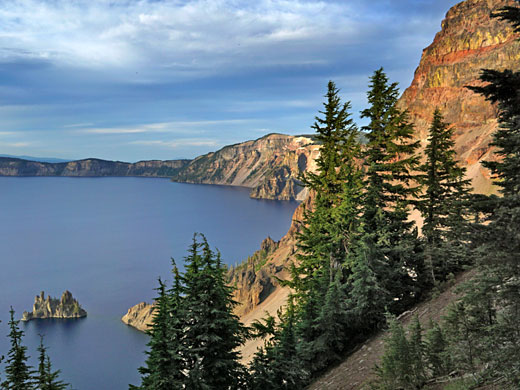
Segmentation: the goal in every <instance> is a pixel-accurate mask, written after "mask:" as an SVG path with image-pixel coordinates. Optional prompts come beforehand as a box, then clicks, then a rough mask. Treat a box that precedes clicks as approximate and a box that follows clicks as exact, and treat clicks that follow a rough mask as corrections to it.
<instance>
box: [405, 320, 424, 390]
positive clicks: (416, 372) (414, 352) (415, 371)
mask: <svg viewBox="0 0 520 390" xmlns="http://www.w3.org/2000/svg"><path fill="white" fill-rule="evenodd" d="M409 330H410V338H409V342H408V344H409V345H410V357H411V363H412V364H411V368H412V370H411V372H410V373H409V374H408V375H409V377H410V382H411V384H412V386H413V388H415V389H420V388H422V387H423V386H424V384H425V383H426V370H425V364H424V343H423V336H422V332H423V329H422V326H421V322H420V321H419V317H418V316H414V319H413V321H412V324H411V326H410V329H409Z"/></svg>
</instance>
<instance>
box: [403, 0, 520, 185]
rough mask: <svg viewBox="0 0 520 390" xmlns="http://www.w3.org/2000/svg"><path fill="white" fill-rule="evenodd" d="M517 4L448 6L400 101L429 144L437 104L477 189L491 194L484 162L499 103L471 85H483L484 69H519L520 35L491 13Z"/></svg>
mask: <svg viewBox="0 0 520 390" xmlns="http://www.w3.org/2000/svg"><path fill="white" fill-rule="evenodd" d="M507 5H513V6H514V5H518V3H517V2H516V1H514V0H466V1H463V2H461V3H459V4H457V5H455V6H454V7H453V8H451V9H450V10H449V12H448V13H447V15H446V18H445V20H444V21H443V22H442V30H441V31H440V32H439V33H438V34H437V35H436V36H435V39H434V41H433V43H432V44H431V45H430V46H428V47H427V48H426V49H424V52H423V55H422V59H421V62H420V64H419V67H418V68H417V70H416V72H415V77H414V80H413V82H412V85H411V86H410V87H409V88H408V89H407V90H406V91H405V92H404V94H403V96H402V98H401V100H400V105H401V107H402V108H406V109H408V111H409V113H410V117H411V120H412V122H413V123H414V125H415V128H416V136H417V138H418V139H419V140H421V142H422V145H423V147H424V145H425V144H426V140H427V137H428V129H429V127H430V123H431V120H432V118H433V111H434V110H435V108H436V107H438V108H439V109H440V110H441V111H442V113H443V115H444V117H445V119H446V121H447V122H448V123H451V124H452V125H453V126H454V128H455V150H456V152H457V156H458V158H459V160H460V161H461V163H462V165H464V166H466V167H467V169H468V176H469V177H470V178H471V179H472V180H473V185H474V187H475V190H476V191H477V192H481V193H491V192H493V191H495V189H494V188H493V187H492V184H491V180H490V176H489V172H488V171H487V170H486V169H484V168H482V166H481V164H480V163H481V162H482V161H484V160H490V159H493V158H494V156H493V150H492V148H491V147H490V145H489V144H490V141H491V136H492V134H493V132H494V131H495V130H496V129H497V120H496V117H497V111H496V107H494V106H493V105H491V104H490V103H489V102H487V101H485V100H484V98H483V97H482V96H480V95H478V94H476V93H474V92H472V91H470V90H469V89H467V88H466V86H468V85H480V81H479V75H480V72H481V69H483V68H488V69H498V70H503V69H506V68H507V69H514V70H520V42H518V34H515V33H514V31H513V29H512V28H511V27H510V25H509V24H508V23H507V22H503V21H500V20H498V19H495V18H491V17H490V14H491V12H493V11H495V10H497V9H499V8H501V7H504V6H507Z"/></svg>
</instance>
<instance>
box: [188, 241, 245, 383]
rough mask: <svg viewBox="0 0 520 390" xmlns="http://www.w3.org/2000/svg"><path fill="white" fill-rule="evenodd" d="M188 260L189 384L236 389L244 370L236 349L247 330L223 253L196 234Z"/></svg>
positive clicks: (242, 340)
mask: <svg viewBox="0 0 520 390" xmlns="http://www.w3.org/2000/svg"><path fill="white" fill-rule="evenodd" d="M186 263H187V266H186V273H185V275H184V285H185V297H184V299H185V303H186V306H185V307H186V314H185V315H186V320H187V323H186V329H185V338H184V347H185V348H186V350H187V354H186V358H187V366H186V374H187V382H186V383H187V384H186V387H187V388H190V389H206V388H207V389H215V390H227V389H235V388H237V386H238V383H239V382H240V381H241V376H242V375H243V372H244V370H243V367H242V366H241V364H240V363H239V358H240V353H239V352H238V351H237V348H238V347H239V346H240V345H241V344H242V343H243V342H244V340H245V336H246V335H247V332H246V329H245V328H244V327H243V326H242V324H241V323H240V321H239V319H238V317H236V316H235V315H234V314H233V308H234V306H235V305H236V302H234V301H233V299H232V296H231V288H230V287H229V286H227V285H226V283H225V280H224V269H223V267H222V264H221V260H220V254H215V253H213V251H212V250H211V249H210V247H209V244H208V242H207V240H206V238H205V237H204V236H202V243H199V242H197V241H196V238H195V237H194V240H193V244H192V246H191V249H190V254H189V255H188V257H187V258H186Z"/></svg>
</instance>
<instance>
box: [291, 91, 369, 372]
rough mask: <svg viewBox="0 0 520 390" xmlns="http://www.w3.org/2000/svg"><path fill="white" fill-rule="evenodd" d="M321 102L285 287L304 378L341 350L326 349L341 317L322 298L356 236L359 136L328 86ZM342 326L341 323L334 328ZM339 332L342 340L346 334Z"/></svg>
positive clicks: (333, 287)
mask: <svg viewBox="0 0 520 390" xmlns="http://www.w3.org/2000/svg"><path fill="white" fill-rule="evenodd" d="M325 98H326V101H325V103H323V106H324V110H323V111H320V114H321V115H322V116H321V117H319V116H317V117H316V121H315V123H314V125H313V128H314V129H315V131H316V133H317V135H316V139H317V141H318V142H320V143H321V149H320V156H319V157H318V159H317V161H316V164H317V172H316V173H312V172H308V173H306V174H305V175H303V176H302V182H303V184H304V185H305V186H306V187H307V188H308V189H309V190H310V191H311V193H312V194H313V198H314V199H313V203H312V209H311V210H306V211H305V213H304V221H303V226H302V232H301V233H300V234H299V235H298V237H297V239H298V242H297V246H298V249H299V254H298V256H297V264H293V265H292V268H291V280H290V281H288V282H286V284H287V285H289V286H290V287H291V288H292V290H293V297H294V298H295V306H296V313H295V315H296V325H295V332H296V333H295V334H296V336H295V337H297V339H298V343H299V344H300V349H299V350H300V353H301V354H302V356H301V359H302V360H303V361H304V362H307V364H308V366H307V370H308V371H310V372H313V371H314V370H316V369H317V366H318V365H319V366H323V365H325V364H327V362H330V358H331V357H333V356H338V353H339V352H340V351H341V350H342V349H343V348H344V346H345V344H346V340H345V341H343V342H342V343H341V344H337V345H334V346H333V347H332V344H330V342H329V341H330V340H331V339H334V338H336V337H337V329H336V327H335V326H330V325H331V324H330V318H331V317H334V318H340V317H345V315H346V312H345V308H344V304H343V302H340V303H339V304H336V305H332V304H330V305H329V306H328V307H327V308H328V311H327V312H326V313H325V312H324V311H323V305H324V302H325V301H326V299H327V294H329V293H330V294H332V292H333V291H334V292H335V293H338V294H339V291H340V290H342V289H343V284H344V283H345V282H346V277H347V275H348V273H349V272H350V270H349V269H348V266H349V265H348V264H347V263H346V259H347V254H348V253H349V251H350V247H351V245H352V243H353V242H354V241H355V239H356V237H357V235H358V234H359V229H360V221H359V210H360V201H361V194H362V180H361V170H360V168H359V159H360V156H361V152H360V150H361V146H360V143H359V131H358V129H357V127H356V125H355V124H354V122H353V120H352V118H351V114H350V113H349V110H350V108H351V107H350V103H342V102H341V99H340V97H339V90H338V89H337V88H336V85H335V84H334V83H333V82H332V81H331V82H329V84H328V89H327V94H326V95H325ZM336 279H337V280H336ZM342 295H344V294H342ZM338 299H339V297H338ZM341 299H344V298H343V297H342V298H341ZM334 311H335V312H334ZM345 324H346V321H344V320H343V321H342V322H341V325H340V326H343V327H344V326H345ZM329 331H330V332H332V333H331V334H328V333H327V332H329ZM341 332H342V333H343V334H347V332H346V329H343V330H342V331H341ZM326 340H328V341H326ZM325 345H327V347H326V346H325ZM329 347H331V348H332V349H331V350H330V351H328V350H327V348H329ZM318 355H320V356H318ZM317 359H318V360H320V362H319V364H316V361H317Z"/></svg>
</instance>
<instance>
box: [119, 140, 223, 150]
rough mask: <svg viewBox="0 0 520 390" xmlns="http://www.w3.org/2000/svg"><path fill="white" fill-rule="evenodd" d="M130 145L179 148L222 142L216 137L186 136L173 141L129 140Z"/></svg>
mask: <svg viewBox="0 0 520 390" xmlns="http://www.w3.org/2000/svg"><path fill="white" fill-rule="evenodd" d="M129 144H130V145H141V146H157V147H161V148H168V149H177V148H184V147H201V146H207V147H218V146H221V145H220V143H219V142H218V141H217V140H215V139H203V138H201V139H199V138H184V139H177V140H172V141H163V140H140V141H132V142H129Z"/></svg>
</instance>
